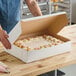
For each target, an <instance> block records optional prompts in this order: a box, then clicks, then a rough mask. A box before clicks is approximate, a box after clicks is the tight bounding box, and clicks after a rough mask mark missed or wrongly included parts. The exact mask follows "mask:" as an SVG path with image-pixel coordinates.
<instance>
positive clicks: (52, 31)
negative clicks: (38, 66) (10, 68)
mask: <svg viewBox="0 0 76 76" xmlns="http://www.w3.org/2000/svg"><path fill="white" fill-rule="evenodd" d="M67 24H68V19H67V16H66V13H65V12H62V13H56V14H51V15H46V16H42V17H36V18H31V19H26V20H22V21H21V22H20V23H18V24H17V25H16V26H15V27H14V29H13V30H12V31H11V32H10V34H9V40H10V42H11V44H12V49H11V50H5V51H6V52H8V53H9V54H11V55H13V56H15V57H17V58H19V59H20V60H22V61H24V62H26V63H28V62H32V61H37V60H40V59H44V58H47V57H51V56H54V55H57V54H61V53H65V52H69V51H70V49H71V41H70V40H69V39H67V38H64V37H62V36H60V35H57V33H58V32H59V31H60V30H61V29H62V28H63V27H64V26H66V25H67ZM43 34H47V35H51V36H53V37H55V38H58V39H60V40H62V41H64V43H63V44H59V45H56V46H53V47H48V48H43V49H41V50H32V51H26V50H24V49H21V48H19V47H17V46H15V45H14V44H13V43H14V42H15V41H16V40H18V39H22V38H26V37H31V36H37V35H43Z"/></svg>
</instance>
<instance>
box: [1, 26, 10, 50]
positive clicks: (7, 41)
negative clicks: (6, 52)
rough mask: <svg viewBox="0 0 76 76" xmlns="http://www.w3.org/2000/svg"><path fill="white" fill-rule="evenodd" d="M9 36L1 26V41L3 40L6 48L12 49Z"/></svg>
mask: <svg viewBox="0 0 76 76" xmlns="http://www.w3.org/2000/svg"><path fill="white" fill-rule="evenodd" d="M8 37H9V36H8V34H7V32H6V31H4V30H3V29H2V27H1V26H0V41H1V42H2V44H3V45H4V47H5V48H6V49H11V44H10V42H9V40H8Z"/></svg>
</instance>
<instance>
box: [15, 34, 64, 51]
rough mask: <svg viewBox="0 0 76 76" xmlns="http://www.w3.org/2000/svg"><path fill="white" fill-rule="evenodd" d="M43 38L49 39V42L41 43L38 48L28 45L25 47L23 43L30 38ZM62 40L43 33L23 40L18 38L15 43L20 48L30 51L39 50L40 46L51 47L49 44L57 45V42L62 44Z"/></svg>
mask: <svg viewBox="0 0 76 76" xmlns="http://www.w3.org/2000/svg"><path fill="white" fill-rule="evenodd" d="M42 38H44V39H45V40H47V41H49V42H50V44H48V45H42V46H40V47H38V48H30V47H29V46H28V47H25V44H24V43H26V42H30V41H32V40H36V39H42ZM62 43H63V41H61V40H59V39H56V38H54V37H52V36H49V35H43V36H38V37H34V38H27V39H23V40H18V41H16V42H15V45H16V46H18V47H20V48H23V49H25V50H27V51H30V50H40V49H42V48H48V47H51V46H55V45H58V44H62Z"/></svg>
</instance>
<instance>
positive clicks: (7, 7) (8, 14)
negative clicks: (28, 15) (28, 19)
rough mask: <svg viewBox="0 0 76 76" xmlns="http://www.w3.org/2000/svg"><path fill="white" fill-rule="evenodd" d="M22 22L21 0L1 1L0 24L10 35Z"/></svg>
mask: <svg viewBox="0 0 76 76" xmlns="http://www.w3.org/2000/svg"><path fill="white" fill-rule="evenodd" d="M19 20H20V0H0V24H1V26H2V28H3V29H4V30H6V31H7V33H9V32H10V31H11V30H12V29H13V27H14V26H15V25H16V24H17V22H18V21H19Z"/></svg>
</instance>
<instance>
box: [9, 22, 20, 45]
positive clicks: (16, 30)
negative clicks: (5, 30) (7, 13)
mask: <svg viewBox="0 0 76 76" xmlns="http://www.w3.org/2000/svg"><path fill="white" fill-rule="evenodd" d="M20 34H21V25H20V22H19V23H17V24H16V26H15V27H14V28H13V29H12V30H11V32H10V33H9V38H8V40H9V41H10V43H11V44H13V43H14V42H15V41H16V40H17V38H18V37H19V36H20Z"/></svg>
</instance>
